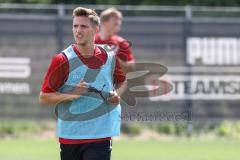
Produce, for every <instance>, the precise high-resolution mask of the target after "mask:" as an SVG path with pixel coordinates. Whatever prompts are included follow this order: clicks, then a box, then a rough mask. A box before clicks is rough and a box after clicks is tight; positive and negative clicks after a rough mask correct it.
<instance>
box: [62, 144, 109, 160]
mask: <svg viewBox="0 0 240 160" xmlns="http://www.w3.org/2000/svg"><path fill="white" fill-rule="evenodd" d="M60 148H61V152H60V156H61V160H110V159H111V151H112V141H111V140H106V141H101V142H91V143H83V144H60Z"/></svg>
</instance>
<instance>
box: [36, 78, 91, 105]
mask: <svg viewBox="0 0 240 160" xmlns="http://www.w3.org/2000/svg"><path fill="white" fill-rule="evenodd" d="M87 89H88V85H87V83H86V82H84V81H80V82H79V84H78V85H77V86H76V87H75V88H74V89H73V91H71V92H70V93H60V92H51V93H44V92H40V95H39V102H40V103H41V104H43V105H46V104H58V103H60V102H67V101H72V100H74V99H77V98H79V97H80V96H81V95H83V94H85V93H86V92H87Z"/></svg>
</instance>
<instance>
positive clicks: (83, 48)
mask: <svg viewBox="0 0 240 160" xmlns="http://www.w3.org/2000/svg"><path fill="white" fill-rule="evenodd" d="M94 48H95V45H94V44H87V45H78V44H77V49H78V51H79V52H80V53H81V55H82V56H83V57H91V56H93V54H94Z"/></svg>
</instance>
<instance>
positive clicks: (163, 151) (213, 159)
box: [0, 139, 240, 160]
mask: <svg viewBox="0 0 240 160" xmlns="http://www.w3.org/2000/svg"><path fill="white" fill-rule="evenodd" d="M239 151H240V140H233V139H231V140H227V139H221V140H208V141H206V140H196V139H177V140H162V141H154V140H152V141H136V140H122V141H114V142H113V151H112V160H133V159H136V160H228V159H229V160H239ZM0 159H1V160H43V159H44V160H58V159H59V146H58V143H57V142H56V141H55V140H52V139H51V140H34V139H4V140H0Z"/></svg>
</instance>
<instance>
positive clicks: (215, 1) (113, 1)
mask: <svg viewBox="0 0 240 160" xmlns="http://www.w3.org/2000/svg"><path fill="white" fill-rule="evenodd" d="M0 3H44V4H56V3H63V4H109V5H194V6H240V0H171V1H170V0H131V1H129V0H78V1H76V0H0Z"/></svg>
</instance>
